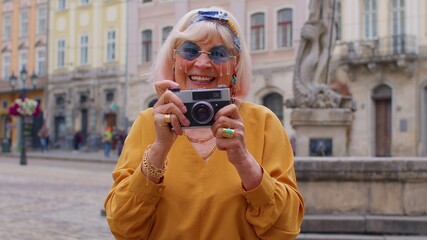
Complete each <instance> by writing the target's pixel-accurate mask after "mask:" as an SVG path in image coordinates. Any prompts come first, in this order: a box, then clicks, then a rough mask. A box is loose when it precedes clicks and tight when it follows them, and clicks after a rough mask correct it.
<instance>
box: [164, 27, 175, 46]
mask: <svg viewBox="0 0 427 240" xmlns="http://www.w3.org/2000/svg"><path fill="white" fill-rule="evenodd" d="M172 28H173V27H172V26H167V27H164V28H163V29H162V43H164V42H165V41H166V39H167V38H168V36H169V34H170V33H171V31H172Z"/></svg>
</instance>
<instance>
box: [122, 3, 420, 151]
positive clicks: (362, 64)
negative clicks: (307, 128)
mask: <svg viewBox="0 0 427 240" xmlns="http://www.w3.org/2000/svg"><path fill="white" fill-rule="evenodd" d="M336 2H337V4H336V8H335V17H336V20H337V26H338V28H337V41H336V45H335V49H334V52H333V53H332V56H333V59H332V62H331V71H330V77H329V83H330V84H331V85H332V86H331V87H333V88H336V89H337V91H340V92H341V93H342V94H346V95H351V96H352V97H353V99H354V100H355V102H356V106H357V111H355V112H354V120H353V122H352V125H351V127H350V129H349V130H348V134H347V143H346V144H347V145H348V153H347V155H349V156H427V127H426V126H427V120H426V119H427V107H426V106H427V100H426V99H427V97H426V96H427V79H426V78H425V77H423V76H425V75H426V74H425V73H426V56H427V55H426V49H427V48H426V47H427V38H426V36H427V33H426V32H427V27H426V26H427V24H426V22H427V20H426V18H425V16H424V15H425V14H424V13H425V12H426V11H427V4H426V3H425V2H424V1H420V0H414V1H408V0H406V1H405V0H357V1H339V0H338V1H336ZM309 4H310V1H309V0H301V1H286V0H285V1H283V0H281V1H276V0H270V1H255V0H238V1H227V0H223V1H216V2H215V5H216V6H220V7H223V8H225V9H228V10H230V11H231V12H233V14H235V16H236V17H237V19H238V21H239V24H240V25H241V27H242V28H243V29H244V31H245V36H244V37H245V39H246V41H247V42H248V44H249V46H250V48H251V55H252V60H253V68H254V72H253V79H252V90H251V92H250V95H249V96H248V100H249V101H253V102H256V103H259V104H264V105H266V106H268V107H269V108H270V109H272V110H273V111H274V112H275V113H276V115H277V116H278V117H279V118H280V119H282V121H283V123H284V127H285V128H286V129H287V131H288V133H289V134H290V135H291V136H293V137H296V138H297V137H298V136H297V135H295V132H294V131H293V129H292V126H291V124H290V114H291V112H292V109H288V108H286V107H285V106H284V102H285V100H286V99H289V98H292V97H293V92H292V79H293V70H294V62H295V57H296V50H297V49H298V44H299V39H300V31H301V28H302V26H303V24H304V22H305V21H306V19H307V17H308V14H309ZM206 6H209V4H207V3H205V2H203V1H191V0H183V1H165V0H163V1H162V0H158V1H156V0H153V1H142V2H141V3H140V5H139V10H138V11H139V13H138V15H139V33H140V35H139V36H138V41H139V42H140V44H139V45H135V48H136V50H135V51H134V52H137V53H138V54H140V56H139V58H138V72H139V76H140V77H139V78H134V79H132V80H131V81H130V82H129V84H130V89H129V91H130V92H131V93H130V94H129V101H128V102H129V104H128V111H127V112H128V116H129V119H135V118H136V116H137V114H138V113H139V111H141V110H143V109H145V108H147V107H148V106H150V104H152V103H153V102H154V101H155V99H156V96H155V92H154V90H153V89H152V87H151V84H150V83H149V82H148V76H147V73H148V71H149V67H150V65H151V63H152V62H153V59H155V56H156V51H157V50H158V49H159V48H160V46H161V44H162V42H163V40H164V39H165V37H166V36H167V34H168V30H169V29H170V28H171V27H172V26H173V23H174V22H175V21H177V19H179V18H180V17H181V16H182V15H183V14H185V13H186V12H187V11H188V10H190V9H193V8H198V7H206ZM141 93H142V94H141ZM297 147H298V146H297Z"/></svg>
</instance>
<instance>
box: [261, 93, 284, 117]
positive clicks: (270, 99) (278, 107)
mask: <svg viewBox="0 0 427 240" xmlns="http://www.w3.org/2000/svg"><path fill="white" fill-rule="evenodd" d="M262 104H263V105H264V106H266V107H268V108H269V109H270V110H271V111H273V112H274V114H276V116H277V117H278V118H279V119H280V120H282V121H283V96H282V95H280V94H278V93H270V94H268V95H266V96H265V97H264V98H263V99H262Z"/></svg>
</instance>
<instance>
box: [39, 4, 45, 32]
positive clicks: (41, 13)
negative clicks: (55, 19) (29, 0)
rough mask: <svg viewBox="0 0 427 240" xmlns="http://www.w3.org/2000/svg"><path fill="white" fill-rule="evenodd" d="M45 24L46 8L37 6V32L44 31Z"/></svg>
mask: <svg viewBox="0 0 427 240" xmlns="http://www.w3.org/2000/svg"><path fill="white" fill-rule="evenodd" d="M46 26H47V10H46V8H39V9H38V10H37V33H45V32H46Z"/></svg>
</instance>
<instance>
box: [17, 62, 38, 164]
mask: <svg viewBox="0 0 427 240" xmlns="http://www.w3.org/2000/svg"><path fill="white" fill-rule="evenodd" d="M19 80H20V81H21V93H20V98H21V99H22V100H24V99H25V98H26V97H27V92H26V91H27V85H26V81H27V69H26V68H25V65H24V66H22V69H21V71H20V74H19ZM37 80H38V79H37V75H36V74H35V73H33V74H32V75H31V82H32V85H33V88H34V87H35V86H36V85H37ZM16 83H17V78H16V77H15V75H14V74H13V73H12V76H11V77H10V85H11V86H12V91H14V89H15V86H16ZM24 128H25V116H24V115H23V114H22V115H21V131H20V135H21V139H20V142H19V145H20V146H21V157H20V161H19V163H20V164H21V165H27V152H26V146H25V129H24Z"/></svg>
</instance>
